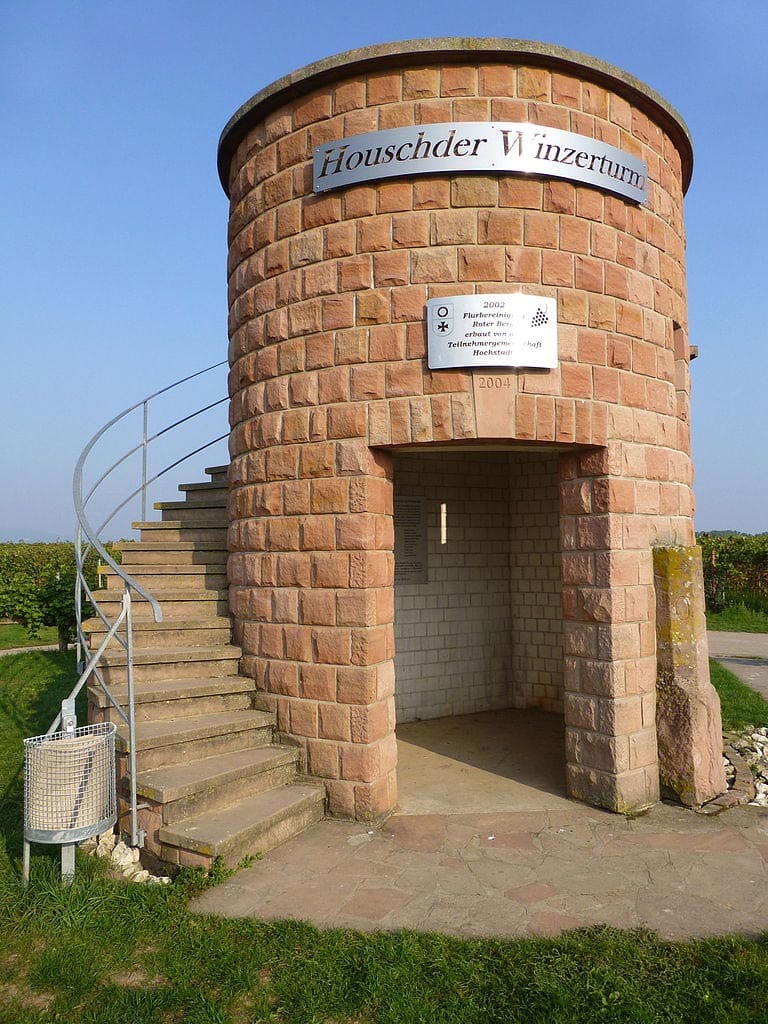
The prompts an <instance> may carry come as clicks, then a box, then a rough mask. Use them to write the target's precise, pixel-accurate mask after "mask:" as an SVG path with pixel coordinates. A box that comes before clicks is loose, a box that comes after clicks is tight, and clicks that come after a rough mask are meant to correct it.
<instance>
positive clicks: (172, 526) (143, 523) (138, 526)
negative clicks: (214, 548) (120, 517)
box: [131, 519, 227, 548]
mask: <svg viewBox="0 0 768 1024" xmlns="http://www.w3.org/2000/svg"><path fill="white" fill-rule="evenodd" d="M131 526H132V527H133V529H134V530H140V531H141V541H140V543H142V544H143V543H144V542H145V541H148V542H150V543H151V542H157V541H165V542H168V541H174V542H176V541H187V542H189V543H192V544H195V545H196V544H199V543H200V542H201V541H215V542H216V543H217V545H218V546H219V547H221V548H226V546H227V524H226V522H221V521H220V520H217V521H216V522H215V523H200V524H197V523H194V522H193V523H182V522H181V521H180V520H179V519H165V520H156V519H150V520H140V521H138V522H135V523H131Z"/></svg>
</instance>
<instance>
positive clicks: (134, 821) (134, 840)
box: [123, 585, 144, 847]
mask: <svg viewBox="0 0 768 1024" xmlns="http://www.w3.org/2000/svg"><path fill="white" fill-rule="evenodd" d="M123 607H124V608H125V639H126V644H125V674H126V682H127V685H128V758H129V764H130V768H129V771H130V776H131V846H138V847H142V846H144V830H143V829H140V828H139V816H138V808H137V798H136V708H135V704H134V689H133V618H132V614H131V588H130V587H129V586H127V585H126V588H125V593H124V594H123Z"/></svg>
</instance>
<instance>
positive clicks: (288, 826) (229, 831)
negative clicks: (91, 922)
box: [158, 784, 325, 867]
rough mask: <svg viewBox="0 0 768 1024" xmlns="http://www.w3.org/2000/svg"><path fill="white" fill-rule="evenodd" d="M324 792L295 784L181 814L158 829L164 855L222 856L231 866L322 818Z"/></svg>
mask: <svg viewBox="0 0 768 1024" xmlns="http://www.w3.org/2000/svg"><path fill="white" fill-rule="evenodd" d="M324 807H325V791H324V789H323V788H322V787H320V786H310V785H303V784H295V785H291V786H284V787H283V788H282V789H273V790H269V791H268V792H266V793H259V794H257V795H256V796H251V797H247V798H246V799H244V800H240V801H238V802H237V803H235V804H232V805H230V806H229V807H224V808H222V809H221V810H210V811H205V812H204V813H202V814H197V815H193V816H192V817H189V818H183V819H182V820H180V821H177V822H175V823H173V824H170V825H163V826H162V827H161V828H160V830H159V832H158V839H159V840H160V843H161V844H162V850H163V858H164V859H165V860H169V861H171V862H172V863H173V862H178V861H179V860H181V861H182V862H183V856H182V857H180V854H179V851H184V850H187V851H189V852H191V853H194V854H197V855H198V856H200V857H208V858H211V859H213V858H214V857H222V859H223V861H224V863H225V864H226V865H227V867H236V866H237V864H238V863H239V862H240V861H241V860H242V859H243V857H246V856H248V855H249V854H257V853H266V852H267V851H268V850H272V849H274V847H275V846H278V845H279V844H280V843H284V842H286V841H287V840H288V839H292V838H293V837H294V836H295V835H298V834H299V833H300V832H303V831H304V829H306V828H308V827H309V826H310V825H312V824H313V823H314V822H316V821H320V819H321V818H322V817H323V813H324Z"/></svg>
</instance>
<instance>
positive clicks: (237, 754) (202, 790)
mask: <svg viewBox="0 0 768 1024" xmlns="http://www.w3.org/2000/svg"><path fill="white" fill-rule="evenodd" d="M298 762H299V752H298V750H296V749H295V748H294V747H278V746H264V747H253V748H249V749H246V750H236V751H234V752H232V753H229V754H219V755H218V756H216V757H206V758H201V759H200V760H198V761H192V762H191V763H189V764H185V765H181V766H176V765H166V766H165V767H163V768H153V769H150V770H149V771H144V772H139V773H138V776H137V780H136V782H137V787H136V788H137V790H138V792H139V794H140V796H141V797H142V799H144V800H149V801H152V803H154V804H157V805H158V806H159V807H161V808H162V811H161V813H162V820H163V823H164V824H169V823H171V822H175V821H179V820H181V819H182V818H187V817H189V816H190V815H195V814H200V813H201V812H203V811H207V810H210V809H212V808H215V807H225V806H228V805H230V804H233V803H235V802H237V801H238V800H242V799H244V798H245V797H247V796H255V795H256V794H257V793H263V792H265V791H266V790H268V789H277V788H278V787H280V786H284V785H287V784H288V783H289V782H291V781H293V780H294V779H295V776H296V770H297V766H298Z"/></svg>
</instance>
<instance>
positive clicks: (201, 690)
mask: <svg viewBox="0 0 768 1024" xmlns="http://www.w3.org/2000/svg"><path fill="white" fill-rule="evenodd" d="M109 689H110V693H111V694H112V696H113V697H114V698H115V700H116V701H117V702H118V703H119V704H120V705H121V706H122V707H123V708H125V707H126V705H127V703H128V687H127V686H126V685H125V684H124V683H117V684H113V685H111V686H110V687H109ZM255 697H256V688H255V686H254V683H253V680H251V679H246V678H245V676H234V675H233V676H203V677H198V678H192V679H161V680H149V681H145V682H139V683H136V684H135V685H134V708H135V715H136V721H137V722H150V721H161V720H167V719H172V718H195V717H200V716H202V715H214V714H219V713H220V712H222V711H250V710H252V709H253V707H254V700H255ZM88 702H89V704H90V705H91V710H92V715H93V717H97V718H98V719H99V720H100V721H112V722H114V723H115V724H119V723H120V721H121V718H120V716H119V715H118V713H117V711H116V710H115V708H114V706H113V705H112V703H111V702H110V700H109V698H108V697H107V695H106V693H105V692H104V690H103V689H102V688H101V686H99V684H98V683H93V684H91V685H89V687H88Z"/></svg>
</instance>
